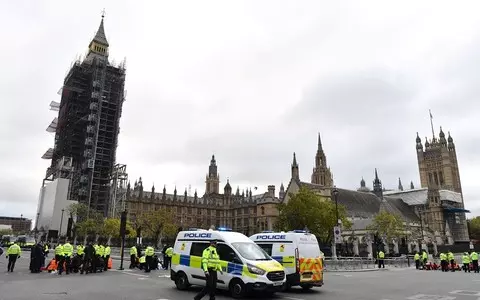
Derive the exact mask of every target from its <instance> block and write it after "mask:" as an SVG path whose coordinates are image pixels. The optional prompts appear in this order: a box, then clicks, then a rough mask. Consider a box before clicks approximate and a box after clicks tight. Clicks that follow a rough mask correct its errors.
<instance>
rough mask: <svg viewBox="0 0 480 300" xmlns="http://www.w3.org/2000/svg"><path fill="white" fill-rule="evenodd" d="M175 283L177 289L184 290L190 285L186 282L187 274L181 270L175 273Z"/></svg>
mask: <svg viewBox="0 0 480 300" xmlns="http://www.w3.org/2000/svg"><path fill="white" fill-rule="evenodd" d="M175 285H176V286H177V289H178V290H180V291H184V290H186V289H188V288H189V287H190V283H188V278H187V274H185V273H183V272H179V273H178V274H177V278H176V279H175Z"/></svg>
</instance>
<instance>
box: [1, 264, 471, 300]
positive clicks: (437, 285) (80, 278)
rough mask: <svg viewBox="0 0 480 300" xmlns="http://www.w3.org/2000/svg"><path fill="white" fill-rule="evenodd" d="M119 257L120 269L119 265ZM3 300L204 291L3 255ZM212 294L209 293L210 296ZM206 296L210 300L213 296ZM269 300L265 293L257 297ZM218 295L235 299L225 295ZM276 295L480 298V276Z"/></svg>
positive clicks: (338, 281)
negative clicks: (43, 268)
mask: <svg viewBox="0 0 480 300" xmlns="http://www.w3.org/2000/svg"><path fill="white" fill-rule="evenodd" d="M118 263H119V262H118V261H114V268H118ZM0 270H1V271H0V291H1V292H0V300H20V299H22V300H23V299H39V300H42V299H48V300H59V299H70V300H85V299H104V300H122V299H128V300H137V299H138V300H159V299H165V300H184V299H193V296H194V295H195V292H196V291H198V289H193V290H192V291H188V292H181V291H177V290H176V289H175V287H174V284H173V282H172V281H171V280H170V278H169V274H168V273H167V272H164V271H153V272H152V273H150V274H145V273H143V272H141V271H139V270H134V271H131V270H125V271H118V270H115V269H114V270H110V271H108V272H106V273H99V274H89V275H79V274H71V275H68V276H67V275H62V276H58V275H54V274H48V273H46V272H44V273H41V274H30V273H29V272H28V259H25V258H21V259H20V260H19V263H18V264H17V267H16V270H15V272H14V273H6V271H5V270H6V259H5V257H4V256H2V257H1V258H0ZM207 298H208V297H207ZM207 298H206V299H207ZM255 298H257V299H265V297H264V296H263V295H258V296H257V297H255ZM217 299H221V300H222V299H231V298H230V297H229V296H228V295H226V294H225V293H221V294H220V295H219V296H218V297H217ZM272 299H288V300H313V299H322V300H333V299H336V300H338V299H342V300H354V299H355V300H387V299H390V300H479V299H480V274H473V273H472V274H465V273H463V272H462V273H460V272H456V273H442V272H436V271H435V272H434V271H431V272H428V271H416V270H413V269H392V270H387V271H370V272H328V273H326V274H325V286H324V287H322V288H318V289H313V290H311V291H307V292H305V291H302V290H300V289H298V290H293V291H291V292H288V293H279V294H277V295H275V296H274V297H273V298H272Z"/></svg>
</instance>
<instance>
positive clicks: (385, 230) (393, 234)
mask: <svg viewBox="0 0 480 300" xmlns="http://www.w3.org/2000/svg"><path fill="white" fill-rule="evenodd" d="M367 230H368V231H370V232H372V233H373V234H378V235H379V237H384V238H386V239H387V240H388V241H389V240H392V239H393V238H398V237H400V236H402V235H404V234H405V225H404V224H403V219H402V218H401V217H400V216H398V215H396V214H391V213H389V212H386V211H382V212H380V213H378V214H377V215H376V216H375V217H374V218H373V222H372V224H370V225H369V226H368V227H367Z"/></svg>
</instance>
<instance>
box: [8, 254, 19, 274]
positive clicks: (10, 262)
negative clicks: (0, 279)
mask: <svg viewBox="0 0 480 300" xmlns="http://www.w3.org/2000/svg"><path fill="white" fill-rule="evenodd" d="M17 258H18V255H16V254H14V255H9V256H8V266H7V269H8V270H7V271H9V272H13V269H14V268H15V263H16V262H17Z"/></svg>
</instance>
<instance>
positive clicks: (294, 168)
mask: <svg viewBox="0 0 480 300" xmlns="http://www.w3.org/2000/svg"><path fill="white" fill-rule="evenodd" d="M292 178H293V179H296V180H300V174H299V172H298V164H297V156H296V155H295V152H293V162H292Z"/></svg>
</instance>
